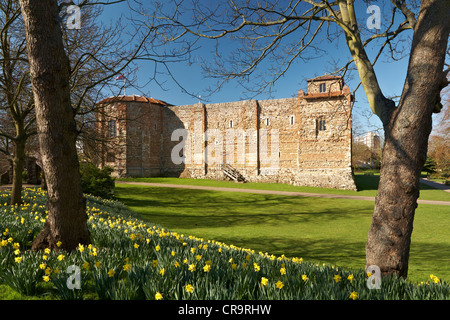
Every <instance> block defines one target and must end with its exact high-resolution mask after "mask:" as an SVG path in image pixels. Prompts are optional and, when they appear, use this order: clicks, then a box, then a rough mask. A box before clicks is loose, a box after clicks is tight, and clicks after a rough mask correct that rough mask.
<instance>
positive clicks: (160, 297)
mask: <svg viewBox="0 0 450 320" xmlns="http://www.w3.org/2000/svg"><path fill="white" fill-rule="evenodd" d="M162 298H163V296H162V294H161V293H159V292H156V294H155V299H156V300H162Z"/></svg>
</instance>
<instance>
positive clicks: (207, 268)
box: [203, 264, 211, 272]
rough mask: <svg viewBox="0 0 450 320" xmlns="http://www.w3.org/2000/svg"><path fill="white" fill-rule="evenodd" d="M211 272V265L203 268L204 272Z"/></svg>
mask: <svg viewBox="0 0 450 320" xmlns="http://www.w3.org/2000/svg"><path fill="white" fill-rule="evenodd" d="M210 270H211V265H209V264H206V265H205V266H204V267H203V271H204V272H209V271H210Z"/></svg>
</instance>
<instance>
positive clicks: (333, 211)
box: [116, 176, 450, 282]
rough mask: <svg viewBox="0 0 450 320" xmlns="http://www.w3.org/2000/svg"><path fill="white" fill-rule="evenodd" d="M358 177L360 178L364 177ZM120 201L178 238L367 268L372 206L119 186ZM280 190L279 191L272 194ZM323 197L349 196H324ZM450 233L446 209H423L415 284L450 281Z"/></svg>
mask: <svg viewBox="0 0 450 320" xmlns="http://www.w3.org/2000/svg"><path fill="white" fill-rule="evenodd" d="M357 177H358V176H357ZM138 180H139V181H144V180H145V181H152V182H156V181H159V182H162V183H179V184H191V183H192V184H195V185H209V186H222V187H223V186H229V187H236V188H242V187H246V188H265V189H269V188H272V187H275V190H283V191H299V190H301V191H302V192H305V190H309V191H310V192H313V191H312V190H314V191H316V192H317V191H319V190H318V189H317V188H305V187H294V186H289V185H276V184H236V183H233V182H218V181H210V180H194V181H192V180H193V179H192V180H191V179H174V178H152V179H138ZM376 185H377V177H376V176H360V177H359V183H358V187H359V188H360V189H361V191H360V192H351V191H347V192H345V193H346V194H353V195H354V194H358V195H361V194H362V193H363V192H364V191H365V194H366V195H373V193H374V192H376ZM423 187H424V190H423V191H422V195H424V194H425V195H426V196H427V197H426V198H428V199H433V200H444V199H445V197H446V196H447V194H446V193H445V192H443V191H441V190H436V189H431V188H429V187H427V186H423ZM116 188H117V189H116V193H117V196H118V198H119V199H120V200H121V201H123V202H124V203H125V204H126V205H127V206H128V207H129V208H130V209H132V210H133V211H136V212H138V213H139V214H141V215H142V217H144V218H145V219H146V220H148V221H152V222H155V223H158V224H161V225H164V226H166V227H168V228H170V229H173V230H176V231H177V232H181V233H185V234H192V235H196V236H198V237H202V238H205V239H215V240H218V241H222V242H225V243H230V244H235V245H237V246H241V247H249V248H252V249H254V250H264V251H268V252H270V253H273V254H276V255H281V254H285V255H287V256H297V257H303V258H304V259H305V260H308V261H314V262H316V263H329V264H335V265H343V266H347V267H350V268H362V267H364V265H365V244H366V241H367V232H368V229H369V226H370V223H371V215H372V212H373V203H372V202H369V201H355V200H345V199H319V198H308V197H301V198H299V197H286V196H279V195H261V194H251V193H232V192H217V191H214V192H213V191H205V190H187V189H170V188H152V187H145V186H138V185H122V184H117V187H116ZM271 190H273V189H271ZM320 191H322V192H343V191H341V190H323V189H320ZM449 228H450V219H449V217H448V207H447V206H445V207H444V206H433V205H420V206H419V208H418V209H417V213H416V218H415V224H414V232H413V239H412V245H411V259H410V272H409V274H410V279H411V281H415V282H420V281H423V280H424V279H426V278H427V277H428V276H429V274H431V273H438V274H439V275H440V276H441V277H443V278H445V279H450V269H449V268H448V266H449V265H450V257H449V256H448V255H446V254H444V252H450V239H448V237H447V236H446V234H447V233H448V230H449Z"/></svg>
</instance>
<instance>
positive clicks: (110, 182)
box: [80, 163, 114, 198]
mask: <svg viewBox="0 0 450 320" xmlns="http://www.w3.org/2000/svg"><path fill="white" fill-rule="evenodd" d="M112 171H113V169H112V168H110V167H104V168H103V169H100V168H97V167H96V166H95V165H94V164H92V163H81V164H80V173H81V188H82V190H83V192H84V193H87V194H91V195H94V196H98V197H102V198H112V197H113V195H114V178H113V177H111V173H112Z"/></svg>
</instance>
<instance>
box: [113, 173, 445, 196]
mask: <svg viewBox="0 0 450 320" xmlns="http://www.w3.org/2000/svg"><path fill="white" fill-rule="evenodd" d="M120 180H121V181H131V182H132V181H135V182H151V183H166V184H179V185H194V186H207V187H224V188H240V189H257V190H274V191H292V192H309V193H324V194H336V195H356V196H368V197H375V196H376V194H377V189H378V181H379V175H378V174H374V175H364V174H362V173H361V174H356V175H355V184H356V186H357V189H358V191H352V190H339V189H331V188H317V187H303V186H294V185H290V184H284V183H257V182H249V183H235V182H232V181H216V180H208V179H191V178H183V179H180V178H171V177H158V178H124V179H120ZM420 187H421V191H420V197H419V199H422V200H439V201H450V193H447V192H445V191H442V190H437V189H434V188H432V187H430V186H427V185H425V184H421V185H420Z"/></svg>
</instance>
